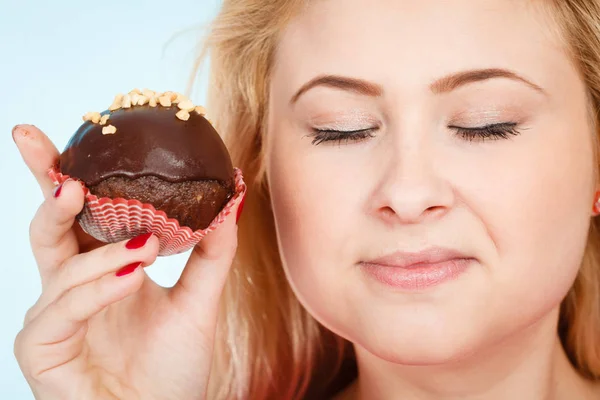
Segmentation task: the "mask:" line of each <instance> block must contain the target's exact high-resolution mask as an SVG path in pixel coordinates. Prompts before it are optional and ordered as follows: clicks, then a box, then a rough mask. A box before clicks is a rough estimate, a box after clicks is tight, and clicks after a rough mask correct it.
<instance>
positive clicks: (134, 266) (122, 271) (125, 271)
mask: <svg viewBox="0 0 600 400" xmlns="http://www.w3.org/2000/svg"><path fill="white" fill-rule="evenodd" d="M141 266H142V263H141V262H139V261H137V262H134V263H131V264H129V265H126V266H124V267H123V268H121V269H120V270H118V271H117V273H116V275H117V276H125V275H129V274H131V273H132V272H133V271H135V270H136V269H138V267H141Z"/></svg>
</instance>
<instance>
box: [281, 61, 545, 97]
mask: <svg viewBox="0 0 600 400" xmlns="http://www.w3.org/2000/svg"><path fill="white" fill-rule="evenodd" d="M494 78H507V79H512V80H515V81H519V82H522V83H525V84H526V85H527V86H529V87H530V88H532V89H534V90H535V91H537V92H539V93H542V94H544V95H545V94H547V93H546V91H545V90H544V89H543V88H542V87H540V86H539V85H536V84H535V83H533V82H531V81H529V80H527V79H525V78H524V77H522V76H520V75H518V74H517V73H515V72H513V71H510V70H507V69H501V68H487V69H475V70H469V71H461V72H458V73H454V74H451V75H448V76H445V77H443V78H440V79H438V80H436V81H435V82H433V83H432V84H431V85H430V86H429V89H430V90H431V91H432V92H433V93H434V94H442V93H448V92H451V91H453V90H455V89H458V88H459V87H461V86H464V85H467V84H469V83H474V82H481V81H486V80H490V79H494ZM317 86H325V87H331V88H335V89H342V90H345V91H349V92H354V93H358V94H362V95H366V96H371V97H380V96H382V95H383V87H382V86H381V85H379V84H377V83H374V82H369V81H366V80H363V79H358V78H350V77H345V76H340V75H321V76H318V77H316V78H314V79H311V80H310V81H308V82H307V83H305V84H304V85H302V87H301V88H300V89H299V90H298V91H297V92H296V94H294V96H292V99H291V100H290V104H292V105H293V104H294V103H296V102H297V101H298V98H300V96H302V95H303V94H304V93H306V92H307V91H309V90H310V89H312V88H314V87H317Z"/></svg>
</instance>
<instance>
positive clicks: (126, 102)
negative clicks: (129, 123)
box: [121, 94, 131, 108]
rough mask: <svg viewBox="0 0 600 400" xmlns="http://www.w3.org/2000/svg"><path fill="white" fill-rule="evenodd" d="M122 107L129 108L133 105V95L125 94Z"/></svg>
mask: <svg viewBox="0 0 600 400" xmlns="http://www.w3.org/2000/svg"><path fill="white" fill-rule="evenodd" d="M121 107H122V108H129V107H131V97H130V96H129V95H128V94H126V95H125V96H123V102H122V103H121Z"/></svg>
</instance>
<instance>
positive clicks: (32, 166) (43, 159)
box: [12, 125, 59, 197]
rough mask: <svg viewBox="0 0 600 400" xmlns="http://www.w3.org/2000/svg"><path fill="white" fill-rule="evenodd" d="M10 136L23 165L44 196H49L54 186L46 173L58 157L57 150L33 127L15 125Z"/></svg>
mask: <svg viewBox="0 0 600 400" xmlns="http://www.w3.org/2000/svg"><path fill="white" fill-rule="evenodd" d="M12 135H13V140H14V141H15V144H16V145H17V147H18V149H19V152H20V153H21V156H22V157H23V160H24V161H25V164H27V167H29V170H30V171H31V173H32V174H33V176H34V177H35V179H36V180H37V182H38V184H39V186H40V188H41V189H42V192H43V193H44V196H45V197H48V196H50V194H51V193H52V191H53V190H54V184H53V183H52V181H51V180H50V177H49V176H48V175H47V173H48V170H49V169H50V168H51V167H52V166H53V165H54V163H55V162H56V160H57V159H58V157H59V153H58V150H57V149H56V147H55V146H54V144H53V143H52V142H51V141H50V139H48V137H47V136H46V135H44V133H43V132H42V131H40V130H39V129H38V128H36V127H35V126H33V125H17V126H15V127H14V129H13V133H12Z"/></svg>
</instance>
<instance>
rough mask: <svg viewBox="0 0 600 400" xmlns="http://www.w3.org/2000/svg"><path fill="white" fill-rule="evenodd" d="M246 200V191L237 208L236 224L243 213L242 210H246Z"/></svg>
mask: <svg viewBox="0 0 600 400" xmlns="http://www.w3.org/2000/svg"><path fill="white" fill-rule="evenodd" d="M245 201H246V194H245V193H244V197H242V201H240V205H239V206H238V209H237V215H236V217H235V223H236V224H237V223H238V221H239V220H240V216H241V215H242V211H243V210H244V203H245Z"/></svg>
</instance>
